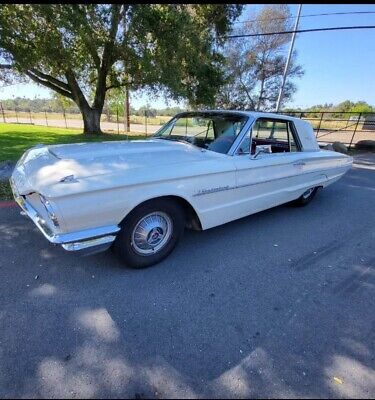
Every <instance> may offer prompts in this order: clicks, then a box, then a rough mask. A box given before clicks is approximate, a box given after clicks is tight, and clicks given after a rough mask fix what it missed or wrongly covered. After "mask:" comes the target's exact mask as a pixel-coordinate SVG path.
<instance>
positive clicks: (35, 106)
mask: <svg viewBox="0 0 375 400" xmlns="http://www.w3.org/2000/svg"><path fill="white" fill-rule="evenodd" d="M116 92H117V93H116ZM124 101H125V95H124V93H123V89H122V88H119V89H113V90H111V91H109V92H107V97H106V102H105V106H104V109H105V110H106V109H107V108H108V109H109V111H110V113H111V115H116V114H117V107H118V111H119V117H123V116H124ZM0 103H2V105H3V108H4V110H17V111H29V110H30V111H32V112H44V111H47V112H57V113H60V112H61V111H62V104H61V102H60V101H59V100H58V99H56V98H55V97H54V98H52V99H27V98H24V97H16V98H14V99H6V100H1V101H0ZM145 108H146V107H140V108H139V109H137V108H134V107H130V115H137V116H144V115H145V114H144V109H145ZM148 108H149V110H151V114H152V115H157V116H174V115H176V114H177V113H179V112H182V111H186V109H184V108H181V107H166V108H160V109H157V108H150V107H148ZM64 109H65V112H67V113H79V109H78V107H77V106H76V104H75V103H71V104H66V103H65V104H64Z"/></svg>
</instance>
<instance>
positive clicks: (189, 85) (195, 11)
mask: <svg viewBox="0 0 375 400" xmlns="http://www.w3.org/2000/svg"><path fill="white" fill-rule="evenodd" d="M241 9H242V6H240V5H231V4H135V5H134V4H69V5H68V4H67V5H64V4H43V5H42V4H3V5H1V8H0V64H1V71H2V72H4V70H9V71H11V72H12V74H13V76H16V75H14V74H18V76H27V77H28V78H29V79H32V80H33V81H35V82H37V83H38V84H41V85H44V86H46V87H48V88H50V89H52V90H53V91H55V92H57V93H59V94H60V95H63V96H65V97H67V98H69V99H71V100H73V101H74V102H75V103H76V104H77V106H78V107H79V109H80V111H81V113H82V116H83V120H84V132H85V133H99V132H101V130H100V116H101V113H102V111H103V105H104V101H105V96H106V92H107V91H108V90H110V89H111V88H116V87H123V86H127V87H128V88H129V87H130V88H132V89H137V88H143V89H144V88H148V90H152V91H163V92H166V93H167V94H168V95H169V96H170V97H171V98H173V99H176V100H177V99H181V98H185V99H187V100H188V101H189V103H190V104H193V105H200V104H207V105H209V104H212V103H213V101H214V97H215V94H216V92H217V90H218V88H219V87H220V86H221V85H222V84H223V71H222V61H223V60H222V56H221V55H220V54H219V52H218V50H217V49H218V46H217V45H220V43H222V40H223V39H222V37H223V36H224V35H225V34H226V33H227V32H228V31H229V29H230V26H231V23H232V22H233V20H234V19H236V18H237V17H238V16H239V14H240V12H241ZM92 93H94V95H93V96H92ZM91 97H93V100H92V101H89V99H90V98H91Z"/></svg>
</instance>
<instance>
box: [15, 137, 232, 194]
mask: <svg viewBox="0 0 375 400" xmlns="http://www.w3.org/2000/svg"><path fill="white" fill-rule="evenodd" d="M218 157H219V158H220V157H226V156H225V155H223V154H219V153H214V152H212V151H204V150H202V149H200V148H198V147H196V146H193V145H190V144H187V143H181V142H175V141H166V140H161V139H148V140H135V141H115V142H113V141H112V142H100V143H78V144H66V145H54V146H40V147H38V148H33V149H30V150H29V151H28V152H26V153H25V154H24V155H23V156H22V157H21V159H20V160H19V162H18V164H17V166H16V169H15V171H14V173H13V175H12V178H13V180H14V183H15V184H16V186H17V188H18V190H19V193H20V194H27V193H30V192H33V191H35V192H39V193H42V194H45V195H48V192H50V191H51V188H52V187H54V188H55V190H57V186H56V185H58V187H59V188H60V189H59V190H58V192H61V194H63V193H64V191H65V190H66V189H67V185H66V183H76V182H82V181H85V182H88V181H90V180H91V181H92V182H94V183H95V182H96V184H94V185H92V188H94V187H95V188H97V187H98V186H100V187H104V186H108V187H109V186H112V187H114V186H116V185H117V186H121V185H124V184H126V183H128V184H130V183H132V184H133V183H137V182H136V181H137V180H138V181H139V182H145V181H147V180H157V179H163V178H166V177H167V176H169V175H168V173H167V174H166V173H165V171H168V172H169V174H170V172H171V171H173V172H174V175H175V176H176V177H178V175H179V172H178V170H179V168H178V167H179V166H180V165H181V164H184V165H192V164H194V163H196V162H202V161H207V160H216V161H217V158H218ZM183 170H184V169H181V170H180V171H183ZM185 170H186V168H185ZM67 177H68V178H67ZM64 179H65V182H62V181H64ZM99 181H100V182H99ZM64 184H65V186H64ZM63 186H64V187H63ZM73 186H76V187H77V186H78V185H73ZM77 189H78V187H77ZM87 189H88V187H86V188H85V190H87ZM81 190H83V188H82V186H81ZM51 195H52V194H51Z"/></svg>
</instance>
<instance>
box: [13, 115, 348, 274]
mask: <svg viewBox="0 0 375 400" xmlns="http://www.w3.org/2000/svg"><path fill="white" fill-rule="evenodd" d="M352 162H353V159H352V157H350V156H347V155H344V154H341V153H337V152H333V151H328V150H321V149H320V148H319V146H318V143H317V141H316V139H315V135H314V132H313V129H312V126H311V125H310V124H309V123H308V122H306V121H304V120H301V119H298V118H293V117H290V116H286V115H280V114H271V113H260V112H245V111H220V110H212V111H200V112H185V113H180V114H177V115H176V116H175V117H173V118H172V119H171V120H170V121H169V122H167V123H166V124H165V125H164V126H162V127H161V128H160V129H159V130H158V131H157V132H156V133H155V134H154V135H153V136H152V137H150V138H148V139H145V140H130V141H115V142H112V141H111V142H109V141H105V142H101V143H79V144H67V145H53V146H45V145H38V146H36V147H34V148H31V149H29V150H28V151H26V152H25V153H24V154H23V156H22V157H21V158H20V160H19V161H18V163H17V165H16V168H15V170H14V172H13V175H12V177H11V179H10V182H11V186H12V190H13V193H14V197H15V200H16V201H17V202H18V204H19V205H20V206H21V208H22V209H23V211H24V213H26V214H27V215H28V216H29V217H30V218H31V219H32V220H33V221H34V223H35V224H36V226H37V227H38V228H39V229H40V231H41V232H42V233H43V234H44V236H45V237H46V238H47V239H48V240H49V241H50V242H52V243H54V244H59V245H62V247H63V248H64V249H66V250H68V251H78V252H81V253H86V254H87V253H95V252H98V251H103V250H106V249H107V248H109V247H112V248H113V249H114V251H115V252H116V253H117V254H118V255H119V257H120V258H121V259H122V260H123V261H124V262H125V264H126V265H128V266H130V267H133V268H141V267H146V266H149V265H152V264H155V263H157V262H160V261H161V260H162V259H164V258H165V257H166V256H167V255H168V254H169V253H171V251H172V250H173V249H174V247H175V246H176V244H177V242H178V240H179V239H180V237H181V236H182V233H183V231H184V228H185V227H188V228H192V229H197V230H206V229H209V228H212V227H215V226H218V225H221V224H225V223H227V222H230V221H233V220H236V219H238V218H242V217H245V216H247V215H250V214H254V213H256V212H259V211H262V210H265V209H268V208H271V207H275V206H277V205H279V204H283V203H291V204H295V205H301V206H304V205H306V204H308V203H309V202H310V201H311V200H312V199H313V198H314V196H315V195H316V193H317V191H318V189H321V188H325V187H327V186H328V185H330V184H331V183H333V182H335V181H337V180H338V179H340V178H341V177H342V176H343V175H344V174H345V173H346V172H347V171H348V170H349V169H350V168H351V166H352Z"/></svg>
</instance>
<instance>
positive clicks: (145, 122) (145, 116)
mask: <svg viewBox="0 0 375 400" xmlns="http://www.w3.org/2000/svg"><path fill="white" fill-rule="evenodd" d="M145 129H146V137H147V110H145Z"/></svg>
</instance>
